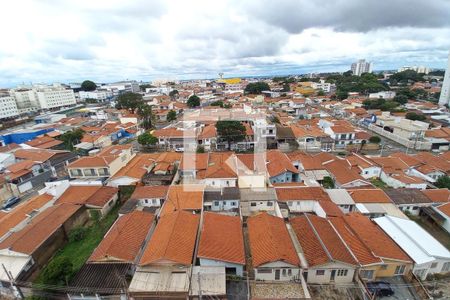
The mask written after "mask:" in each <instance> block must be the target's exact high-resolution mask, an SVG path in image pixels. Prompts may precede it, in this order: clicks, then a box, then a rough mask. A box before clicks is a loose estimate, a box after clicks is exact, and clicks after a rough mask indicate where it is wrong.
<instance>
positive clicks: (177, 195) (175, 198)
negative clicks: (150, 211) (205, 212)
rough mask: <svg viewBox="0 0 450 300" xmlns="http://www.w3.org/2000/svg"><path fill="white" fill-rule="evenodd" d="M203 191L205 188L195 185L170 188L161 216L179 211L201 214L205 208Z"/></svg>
mask: <svg viewBox="0 0 450 300" xmlns="http://www.w3.org/2000/svg"><path fill="white" fill-rule="evenodd" d="M203 190H204V187H203V186H201V185H193V184H191V185H187V184H184V185H172V186H170V187H169V190H168V193H167V197H166V201H164V204H163V206H162V208H161V211H160V213H159V215H160V216H164V215H166V214H170V213H172V212H175V211H179V210H184V211H189V212H191V213H200V212H201V211H202V208H203Z"/></svg>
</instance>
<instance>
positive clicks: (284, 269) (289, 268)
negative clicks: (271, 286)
mask: <svg viewBox="0 0 450 300" xmlns="http://www.w3.org/2000/svg"><path fill="white" fill-rule="evenodd" d="M277 270H278V271H279V273H280V279H277V281H291V280H294V279H295V278H298V277H299V276H301V272H300V268H299V267H298V266H293V265H291V264H287V263H285V262H282V261H277V262H272V263H268V264H264V265H261V266H259V267H257V268H255V269H254V271H255V279H256V280H275V274H276V273H277ZM289 274H290V275H289Z"/></svg>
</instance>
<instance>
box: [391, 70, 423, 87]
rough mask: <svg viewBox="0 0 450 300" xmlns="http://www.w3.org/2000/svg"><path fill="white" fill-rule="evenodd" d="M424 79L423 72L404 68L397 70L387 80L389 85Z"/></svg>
mask: <svg viewBox="0 0 450 300" xmlns="http://www.w3.org/2000/svg"><path fill="white" fill-rule="evenodd" d="M417 81H425V80H424V78H423V74H420V73H417V72H416V71H414V70H405V71H402V72H397V73H395V74H392V75H391V77H389V82H390V83H391V85H397V84H402V85H405V84H407V83H409V82H417Z"/></svg>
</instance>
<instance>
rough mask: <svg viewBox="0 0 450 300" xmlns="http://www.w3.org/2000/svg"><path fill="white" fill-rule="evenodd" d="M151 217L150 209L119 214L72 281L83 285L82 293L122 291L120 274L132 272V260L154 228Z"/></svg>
mask: <svg viewBox="0 0 450 300" xmlns="http://www.w3.org/2000/svg"><path fill="white" fill-rule="evenodd" d="M154 220H155V217H154V215H153V214H152V213H149V212H144V211H137V210H136V211H133V212H130V213H129V214H126V215H123V216H120V217H119V218H118V219H117V220H116V222H114V224H113V225H112V227H111V228H110V230H109V231H108V232H107V233H106V235H105V236H104V238H103V240H102V241H101V242H100V244H99V245H98V246H97V248H95V250H94V252H93V253H92V254H91V256H90V257H89V259H88V261H87V262H86V263H85V264H84V265H83V266H82V267H81V269H80V270H79V271H78V272H77V273H76V275H75V277H74V278H73V280H72V281H71V285H72V286H74V287H79V288H83V289H86V290H85V292H83V296H84V297H86V296H87V295H90V294H91V295H92V294H94V295H95V296H98V295H109V294H123V293H124V292H123V278H124V277H125V276H128V274H133V273H134V264H135V263H137V261H138V259H139V255H140V253H141V252H142V251H143V249H144V246H145V242H146V241H147V240H148V237H149V235H150V234H151V232H152V231H153V228H154V226H155V223H154ZM89 290H91V291H92V292H89ZM77 296H78V295H77Z"/></svg>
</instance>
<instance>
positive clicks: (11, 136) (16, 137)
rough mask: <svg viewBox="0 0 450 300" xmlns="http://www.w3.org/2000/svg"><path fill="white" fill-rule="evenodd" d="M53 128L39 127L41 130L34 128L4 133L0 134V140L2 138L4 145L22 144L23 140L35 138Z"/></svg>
mask: <svg viewBox="0 0 450 300" xmlns="http://www.w3.org/2000/svg"><path fill="white" fill-rule="evenodd" d="M53 130H55V129H53V128H47V129H41V130H34V131H29V132H16V133H14V132H13V133H8V134H5V135H0V140H2V142H3V144H4V145H8V144H12V143H16V144H22V143H24V142H28V141H31V140H32V139H34V138H36V137H37V136H38V135H42V134H45V133H47V132H50V131H53Z"/></svg>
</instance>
